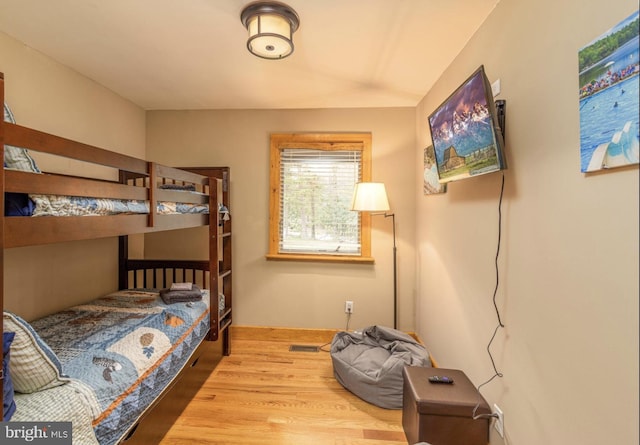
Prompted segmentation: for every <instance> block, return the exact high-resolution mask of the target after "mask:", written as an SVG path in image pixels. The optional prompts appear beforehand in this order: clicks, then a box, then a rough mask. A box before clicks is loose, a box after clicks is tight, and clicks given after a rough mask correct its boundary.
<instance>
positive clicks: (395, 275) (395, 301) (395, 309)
mask: <svg viewBox="0 0 640 445" xmlns="http://www.w3.org/2000/svg"><path fill="white" fill-rule="evenodd" d="M384 217H385V218H388V217H391V220H392V223H393V329H398V268H397V266H396V263H397V258H398V255H397V247H396V214H395V213H386V212H385V214H384Z"/></svg>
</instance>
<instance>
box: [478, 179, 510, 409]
mask: <svg viewBox="0 0 640 445" xmlns="http://www.w3.org/2000/svg"><path fill="white" fill-rule="evenodd" d="M503 196H504V172H502V185H501V186H500V199H499V200H498V247H497V249H496V258H495V268H496V286H495V288H494V289H493V307H494V309H495V311H496V315H497V317H498V325H497V326H496V328H495V329H494V331H493V335H492V336H491V340H489V343H488V344H487V353H488V354H489V359H491V366H493V372H494V374H493V375H492V376H491V378H490V379H489V380H487V381H486V382H484V383H482V384H480V385H479V386H478V393H480V388H482V387H483V386H484V385H486V384H488V383H489V382H491V381H492V380H493V379H495V378H496V377H502V375H503V374H502V373H501V372H500V371H498V368H497V367H496V362H495V360H494V359H493V354H491V344H492V343H493V340H494V339H495V338H496V334H497V333H498V330H499V329H500V328H504V323H502V318H501V317H500V310H499V309H498V304H497V303H496V295H497V294H498V286H499V285H500V269H499V268H498V258H499V257H500V244H501V241H502V197H503ZM479 406H480V400H478V404H477V405H476V406H475V408H473V414H472V416H473V419H474V420H476V419H488V418H491V417H498V416H497V415H496V414H480V415H476V411H477V410H478V407H479Z"/></svg>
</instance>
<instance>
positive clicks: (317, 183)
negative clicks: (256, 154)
mask: <svg viewBox="0 0 640 445" xmlns="http://www.w3.org/2000/svg"><path fill="white" fill-rule="evenodd" d="M361 169H362V151H361V150H358V149H354V150H343V149H340V150H320V149H308V148H287V149H283V150H282V152H281V157H280V187H281V189H280V228H279V230H280V246H279V248H280V252H281V253H314V254H327V255H354V254H360V233H359V227H360V225H359V224H360V220H359V218H360V214H359V212H354V211H351V210H350V207H351V199H352V196H353V189H354V186H355V184H356V182H358V181H359V180H360V178H361Z"/></svg>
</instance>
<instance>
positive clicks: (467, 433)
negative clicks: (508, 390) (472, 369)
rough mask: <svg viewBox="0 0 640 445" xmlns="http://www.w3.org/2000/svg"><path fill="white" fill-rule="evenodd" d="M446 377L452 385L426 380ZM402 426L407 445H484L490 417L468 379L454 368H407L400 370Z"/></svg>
mask: <svg viewBox="0 0 640 445" xmlns="http://www.w3.org/2000/svg"><path fill="white" fill-rule="evenodd" d="M434 375H438V376H447V377H450V378H452V379H453V381H454V383H453V384H443V383H431V382H429V377H431V376H434ZM403 380H404V381H403V408H402V427H403V428H404V432H405V434H406V436H407V440H408V442H409V444H410V445H413V444H415V443H418V442H427V443H429V444H431V445H460V444H464V445H487V443H488V442H489V423H490V422H489V420H490V419H489V418H482V419H477V420H473V409H474V408H475V407H476V405H478V403H479V406H478V409H477V410H476V415H481V414H491V409H490V408H489V405H488V404H487V401H486V400H485V399H484V397H482V395H481V394H480V393H479V392H478V390H477V389H476V388H475V386H474V385H473V383H471V381H470V380H469V379H468V378H467V376H466V375H465V374H464V372H462V371H459V370H455V369H442V368H423V367H417V366H407V367H406V368H404V371H403Z"/></svg>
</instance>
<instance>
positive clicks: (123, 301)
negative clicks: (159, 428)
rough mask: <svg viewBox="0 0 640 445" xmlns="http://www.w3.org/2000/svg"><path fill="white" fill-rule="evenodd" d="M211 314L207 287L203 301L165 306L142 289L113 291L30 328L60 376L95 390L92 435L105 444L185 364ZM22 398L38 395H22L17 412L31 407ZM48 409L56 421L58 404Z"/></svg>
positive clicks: (121, 432) (123, 430)
mask: <svg viewBox="0 0 640 445" xmlns="http://www.w3.org/2000/svg"><path fill="white" fill-rule="evenodd" d="M209 316H210V302H209V292H208V291H207V290H203V298H202V300H200V301H192V302H182V303H174V304H165V303H164V302H163V300H162V299H161V298H160V296H159V294H158V292H157V291H154V290H144V289H143V290H125V291H119V292H116V293H113V294H109V295H107V296H105V297H102V298H99V299H97V300H94V301H92V302H89V303H87V304H83V305H79V306H75V307H72V308H70V309H68V310H65V311H62V312H58V313H56V314H52V315H49V316H47V317H44V318H41V319H38V320H35V321H33V322H31V323H30V324H31V326H32V328H33V329H34V330H35V332H37V334H38V335H39V336H40V337H41V339H42V340H43V341H44V342H45V343H46V344H47V345H48V346H49V347H50V348H51V349H52V350H53V352H54V353H55V354H56V356H57V358H58V359H59V361H60V364H61V368H62V373H63V374H64V375H65V376H68V377H69V378H70V379H71V380H72V382H73V383H74V384H76V385H81V386H85V387H89V388H91V390H90V391H91V392H92V393H93V396H95V397H85V399H88V400H92V401H93V403H94V405H95V406H93V407H90V411H91V412H92V413H93V415H92V417H93V418H92V419H90V421H91V424H92V427H93V431H94V432H95V436H96V439H97V441H98V442H99V443H100V444H102V445H109V444H115V443H118V442H119V441H120V440H122V438H123V436H124V435H125V434H126V432H127V431H128V430H129V429H130V428H131V427H132V426H133V425H134V424H135V423H136V422H137V420H138V419H139V418H140V416H141V414H142V413H143V412H144V411H145V409H146V408H147V407H148V406H149V405H150V404H151V403H152V402H153V401H154V400H155V399H156V398H157V397H158V396H159V395H160V394H161V392H162V391H163V390H164V389H165V388H166V387H167V385H169V384H170V383H171V382H172V381H173V380H174V379H175V377H176V375H177V374H178V373H179V372H180V370H181V369H182V368H183V367H184V366H185V365H186V364H187V361H188V359H189V357H190V356H191V354H192V352H193V351H194V350H195V349H196V348H197V346H198V345H199V344H200V343H201V342H202V340H203V339H204V337H205V336H206V334H207V332H208V330H209V326H210V325H209ZM54 389H55V388H54ZM46 391H50V390H46ZM21 397H33V395H32V394H27V395H17V397H16V404H17V406H18V410H17V412H16V414H18V413H19V412H20V411H21V408H22V407H23V406H24V407H27V406H28V403H24V402H22V406H21ZM59 403H60V404H65V403H66V402H65V401H64V400H59ZM37 409H38V410H40V411H42V410H43V409H45V408H44V407H43V406H42V404H38V407H37ZM49 409H51V410H52V416H53V412H54V411H56V410H59V409H60V407H56V406H55V404H53V405H52V406H51V407H50V408H49ZM38 416H43V413H42V412H39V413H38ZM44 416H45V418H46V413H44ZM28 417H29V413H28V412H24V411H23V412H21V413H20V415H19V418H22V419H25V418H28ZM51 418H53V417H51ZM74 421H82V419H74ZM85 421H86V420H85ZM74 428H75V427H74Z"/></svg>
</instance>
